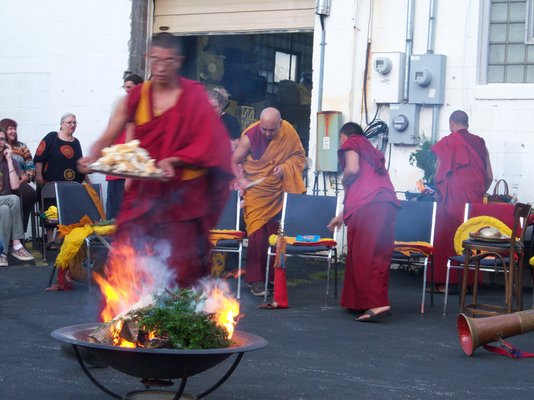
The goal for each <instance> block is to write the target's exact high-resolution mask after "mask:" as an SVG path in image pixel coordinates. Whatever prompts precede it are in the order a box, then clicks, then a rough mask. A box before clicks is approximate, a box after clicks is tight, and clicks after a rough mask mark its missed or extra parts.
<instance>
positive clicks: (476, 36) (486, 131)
mask: <svg viewBox="0 0 534 400" xmlns="http://www.w3.org/2000/svg"><path fill="white" fill-rule="evenodd" d="M407 4H408V0H374V1H373V0H355V1H344V0H332V7H331V14H330V16H328V17H327V18H326V24H325V26H326V42H327V45H326V57H325V59H326V62H325V68H324V93H323V107H322V108H323V110H339V111H342V112H343V116H344V121H345V122H347V121H349V120H352V121H355V122H358V123H361V124H362V125H363V126H364V127H365V125H366V123H365V117H364V114H363V105H362V104H363V103H362V87H363V84H362V83H363V69H364V67H365V48H366V43H367V40H368V38H369V39H370V41H371V46H372V48H371V49H372V52H404V51H405V35H406V19H407V18H406V13H407ZM436 4H437V14H436V15H437V19H436V35H435V45H434V52H435V53H436V54H444V55H446V56H447V68H446V83H445V85H446V89H445V90H446V93H445V104H444V105H443V106H442V107H440V108H439V113H438V124H439V125H438V132H436V133H435V134H436V136H437V137H438V138H440V137H443V136H444V135H446V134H448V133H449V132H448V117H449V115H450V113H451V112H452V111H454V110H456V109H463V110H465V111H466V112H467V113H468V114H469V116H470V130H471V131H472V132H473V133H476V134H478V135H480V136H482V137H483V138H484V139H485V140H486V143H487V146H488V149H489V151H490V158H491V161H492V165H493V170H494V176H495V177H496V178H501V177H504V178H506V179H507V180H508V182H509V183H510V184H511V186H512V188H513V189H514V190H516V191H517V192H518V195H519V198H520V200H523V201H533V200H534V185H533V184H532V183H531V182H532V179H529V177H531V176H532V175H533V173H534V171H533V169H534V134H533V133H532V131H533V128H532V127H533V126H534V113H533V112H532V109H533V108H534V85H532V84H529V85H527V84H513V85H495V84H494V85H485V84H484V85H481V84H478V81H477V79H478V69H479V68H480V48H481V47H482V46H484V41H483V40H482V39H481V21H482V15H483V12H484V9H483V6H484V5H485V4H487V2H485V1H484V0H437V1H436ZM371 9H372V18H370V10H371ZM428 14H429V1H428V0H424V1H423V0H416V13H415V31H414V43H413V54H424V53H425V52H426V49H427V32H428ZM370 21H371V29H369V23H370ZM368 31H370V32H371V34H370V36H369V35H368ZM320 38H321V30H320V23H319V18H318V17H316V26H315V34H314V64H313V65H314V77H313V80H314V84H315V87H314V91H313V94H312V121H311V122H312V124H311V133H312V134H311V135H310V136H311V137H312V139H311V140H310V154H311V155H313V154H314V152H315V148H316V147H315V146H316V143H315V139H314V138H313V136H314V132H315V129H316V121H315V117H314V115H315V112H316V111H317V109H318V103H317V95H318V87H317V83H318V81H319V79H318V77H319V53H320V50H319V49H320ZM369 85H372V82H369ZM375 110H376V108H375V105H374V104H373V103H372V102H369V114H370V116H369V117H370V118H372V115H373V114H374V111H375ZM379 116H380V118H381V119H383V120H384V121H385V122H388V123H389V110H388V107H383V108H382V109H381V111H380V114H379ZM431 120H432V118H431V110H430V108H428V107H427V108H424V109H423V110H422V111H421V117H420V123H419V125H420V129H419V131H420V132H421V133H424V134H425V136H430V135H431V133H432V132H431V130H432V129H431V128H432V124H431ZM413 149H414V148H413V147H399V146H393V147H392V149H391V162H390V174H391V178H392V180H393V183H394V185H395V189H396V190H399V191H406V190H410V189H413V188H414V187H415V182H416V181H417V180H418V179H419V178H421V177H422V173H421V172H420V171H419V170H418V169H417V168H415V167H412V166H410V165H409V163H408V157H409V154H410V152H412V151H413Z"/></svg>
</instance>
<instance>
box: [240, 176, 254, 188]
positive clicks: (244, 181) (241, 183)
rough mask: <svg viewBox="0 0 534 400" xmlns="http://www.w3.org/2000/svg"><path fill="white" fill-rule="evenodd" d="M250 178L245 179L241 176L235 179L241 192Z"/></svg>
mask: <svg viewBox="0 0 534 400" xmlns="http://www.w3.org/2000/svg"><path fill="white" fill-rule="evenodd" d="M250 182H251V181H250V179H247V178H245V177H243V176H242V177H241V178H239V179H238V180H237V187H238V188H239V191H240V192H243V191H244V190H245V189H246V188H247V186H248V185H249V184H250Z"/></svg>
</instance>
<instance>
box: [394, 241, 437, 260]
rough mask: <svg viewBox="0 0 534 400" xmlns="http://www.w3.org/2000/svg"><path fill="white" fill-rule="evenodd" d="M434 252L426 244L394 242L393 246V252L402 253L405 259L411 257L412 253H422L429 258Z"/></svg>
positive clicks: (429, 245) (428, 244) (432, 248)
mask: <svg viewBox="0 0 534 400" xmlns="http://www.w3.org/2000/svg"><path fill="white" fill-rule="evenodd" d="M434 250H435V248H434V246H432V245H431V244H430V243H428V242H401V241H395V243H394V244H393V251H396V252H398V253H402V254H403V255H405V256H406V257H410V256H412V254H414V253H422V254H424V255H425V256H427V257H428V256H429V255H430V254H432V252H433V251H434Z"/></svg>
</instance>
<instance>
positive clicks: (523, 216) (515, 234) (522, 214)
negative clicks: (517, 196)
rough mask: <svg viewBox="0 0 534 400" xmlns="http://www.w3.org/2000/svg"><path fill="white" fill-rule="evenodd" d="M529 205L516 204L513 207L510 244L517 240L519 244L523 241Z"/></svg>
mask: <svg viewBox="0 0 534 400" xmlns="http://www.w3.org/2000/svg"><path fill="white" fill-rule="evenodd" d="M530 207H531V206H530V204H524V203H517V204H516V205H515V207H514V225H513V227H512V235H511V236H512V237H511V241H512V243H514V242H515V240H516V239H519V240H520V242H521V243H523V240H524V239H525V231H526V229H527V219H528V216H529V214H530Z"/></svg>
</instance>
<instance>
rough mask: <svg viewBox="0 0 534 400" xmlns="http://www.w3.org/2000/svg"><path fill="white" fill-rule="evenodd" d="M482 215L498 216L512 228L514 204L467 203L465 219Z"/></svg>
mask: <svg viewBox="0 0 534 400" xmlns="http://www.w3.org/2000/svg"><path fill="white" fill-rule="evenodd" d="M481 216H488V217H493V218H497V219H498V220H499V221H502V222H503V223H505V224H506V225H507V226H508V227H509V228H510V229H512V227H513V226H514V205H513V204H509V203H467V204H466V205H465V214H464V221H467V220H468V219H469V218H474V217H481Z"/></svg>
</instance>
